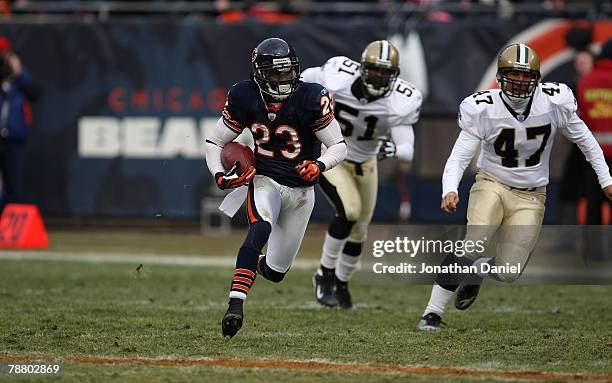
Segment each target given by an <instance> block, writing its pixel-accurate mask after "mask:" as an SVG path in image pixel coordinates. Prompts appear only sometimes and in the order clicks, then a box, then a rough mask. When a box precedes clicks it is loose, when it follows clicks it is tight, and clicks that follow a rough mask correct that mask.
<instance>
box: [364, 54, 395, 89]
mask: <svg viewBox="0 0 612 383" xmlns="http://www.w3.org/2000/svg"><path fill="white" fill-rule="evenodd" d="M397 76H399V68H393V67H385V66H380V65H376V64H371V63H367V62H364V63H363V64H362V65H361V81H362V83H363V86H364V88H365V90H366V92H368V94H369V95H370V96H373V97H380V96H383V95H385V94H386V93H387V92H389V90H390V89H391V88H392V87H393V84H395V80H396V79H397Z"/></svg>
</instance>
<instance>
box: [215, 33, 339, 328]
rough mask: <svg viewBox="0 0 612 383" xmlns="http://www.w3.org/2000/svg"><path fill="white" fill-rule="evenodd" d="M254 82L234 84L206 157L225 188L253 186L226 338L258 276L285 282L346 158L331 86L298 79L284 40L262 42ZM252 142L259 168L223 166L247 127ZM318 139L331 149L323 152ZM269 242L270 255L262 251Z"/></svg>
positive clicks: (293, 58)
mask: <svg viewBox="0 0 612 383" xmlns="http://www.w3.org/2000/svg"><path fill="white" fill-rule="evenodd" d="M251 63H252V70H253V73H252V76H251V79H249V80H245V81H241V82H238V83H236V84H234V86H232V88H231V89H230V91H229V93H228V96H227V102H226V105H225V108H224V110H223V113H222V117H221V118H220V119H219V121H218V123H217V126H216V128H215V129H214V131H213V132H212V134H211V135H210V136H209V137H207V139H206V148H207V152H206V162H207V165H208V168H209V169H210V172H211V174H213V175H214V178H215V182H216V183H217V185H218V186H219V188H221V189H228V188H236V187H239V186H243V185H247V184H248V193H247V216H248V219H249V231H248V233H247V236H246V239H245V240H244V243H243V244H242V246H241V247H240V250H239V251H238V257H237V259H236V269H235V271H234V276H233V278H232V283H231V288H230V293H229V298H230V299H229V307H228V309H227V312H226V313H225V315H224V317H223V320H222V322H221V329H222V333H223V336H229V337H233V336H234V335H235V334H236V333H237V332H238V330H240V328H241V327H242V322H243V310H242V306H243V303H244V301H245V300H246V297H247V294H248V292H249V290H250V288H251V286H252V285H253V282H254V281H255V277H256V276H257V274H260V275H262V276H263V277H264V278H266V279H268V280H270V281H273V282H280V281H282V280H283V278H284V277H285V273H286V272H287V271H288V270H289V268H290V267H291V264H292V262H293V260H294V258H295V256H296V254H297V251H298V249H299V247H300V244H301V243H302V238H303V237H304V232H305V231H306V226H307V224H308V220H309V219H310V214H311V212H312V208H313V206H314V189H313V185H314V184H316V183H317V181H318V178H319V175H320V174H321V172H324V171H326V170H329V169H331V168H333V167H334V166H336V165H337V164H339V163H340V162H341V161H342V160H343V159H344V158H345V157H346V152H347V151H346V143H345V141H344V138H343V137H342V133H341V131H340V126H339V125H338V123H337V122H336V120H335V119H334V113H333V109H332V100H331V97H330V95H329V93H328V92H327V90H326V89H325V88H324V87H323V86H321V85H319V84H313V83H303V82H300V81H299V75H300V64H299V60H298V57H297V55H296V54H295V51H294V50H293V48H292V47H291V46H290V45H289V44H287V42H285V41H284V40H282V39H279V38H270V39H266V40H264V41H262V42H261V43H260V44H259V45H258V46H257V47H256V48H255V49H254V50H253V55H252V57H251ZM244 129H249V130H250V131H251V133H252V134H253V137H254V139H255V157H256V166H255V169H253V168H249V169H247V170H246V171H245V172H244V173H243V174H238V173H237V170H236V169H237V166H234V167H233V168H232V169H230V170H229V171H227V172H226V171H225V170H224V168H223V166H222V165H221V159H220V158H221V150H222V148H223V146H224V145H225V144H227V143H228V142H231V141H233V140H234V139H235V138H236V137H238V135H239V134H240V133H241V132H242V131H243V130H244ZM321 143H323V145H325V147H326V150H325V152H324V154H321ZM266 243H267V244H268V248H267V254H266V255H261V250H262V248H263V247H264V245H265V244H266Z"/></svg>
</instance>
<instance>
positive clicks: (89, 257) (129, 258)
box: [0, 250, 319, 270]
mask: <svg viewBox="0 0 612 383" xmlns="http://www.w3.org/2000/svg"><path fill="white" fill-rule="evenodd" d="M0 260H20V261H28V260H37V261H60V262H88V263H135V264H139V263H142V264H148V265H173V266H202V267H204V266H219V267H232V266H234V264H235V263H236V258H235V256H232V255H229V254H228V255H227V256H209V257H204V256H198V255H193V256H192V255H180V254H176V255H172V254H170V255H168V254H164V255H157V254H127V253H71V252H55V251H14V250H3V251H1V252H0ZM318 264H319V262H318V261H317V260H315V259H303V260H302V259H297V260H296V261H295V262H293V265H292V266H291V268H294V269H313V270H314V269H315V268H316V267H317V266H318Z"/></svg>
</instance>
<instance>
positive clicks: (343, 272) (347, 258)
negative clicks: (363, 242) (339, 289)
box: [336, 253, 359, 282]
mask: <svg viewBox="0 0 612 383" xmlns="http://www.w3.org/2000/svg"><path fill="white" fill-rule="evenodd" d="M358 265H359V256H354V255H347V254H344V253H342V254H340V258H339V259H338V263H337V264H336V277H337V278H338V279H339V280H341V281H342V282H348V281H350V280H351V277H352V276H353V273H354V272H355V270H357V266H358Z"/></svg>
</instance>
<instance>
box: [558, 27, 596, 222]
mask: <svg viewBox="0 0 612 383" xmlns="http://www.w3.org/2000/svg"><path fill="white" fill-rule="evenodd" d="M592 35H593V34H592V31H591V29H589V28H582V27H574V28H572V29H570V31H569V32H568V33H567V35H566V36H565V41H566V42H567V44H568V45H569V46H570V47H572V48H573V49H574V50H575V51H576V53H575V54H574V60H573V68H572V69H573V74H572V75H571V76H568V77H567V79H565V80H563V82H564V83H565V84H567V85H568V86H569V87H570V88H571V89H572V92H574V94H576V92H577V87H578V82H579V81H580V79H581V78H582V77H583V76H585V75H587V74H588V73H591V71H592V70H593V62H594V59H593V54H592V53H591V52H590V51H589V44H590V43H591V38H592ZM590 168H591V167H590V165H589V164H588V162H587V161H586V159H585V158H584V155H583V154H582V152H581V151H580V149H578V146H576V145H572V146H571V149H570V153H569V155H568V156H567V159H566V160H565V164H564V166H563V175H562V177H561V183H560V185H559V214H558V216H559V223H561V224H576V222H577V221H580V220H584V218H583V217H584V215H585V213H584V209H583V207H585V206H586V205H585V204H584V203H583V202H584V201H585V200H586V194H587V183H588V182H590V181H591V177H590V174H591V173H590V172H591V170H590ZM585 173H588V175H589V176H588V177H585V176H584V174H585ZM587 180H588V181H587ZM579 207H580V208H579Z"/></svg>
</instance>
